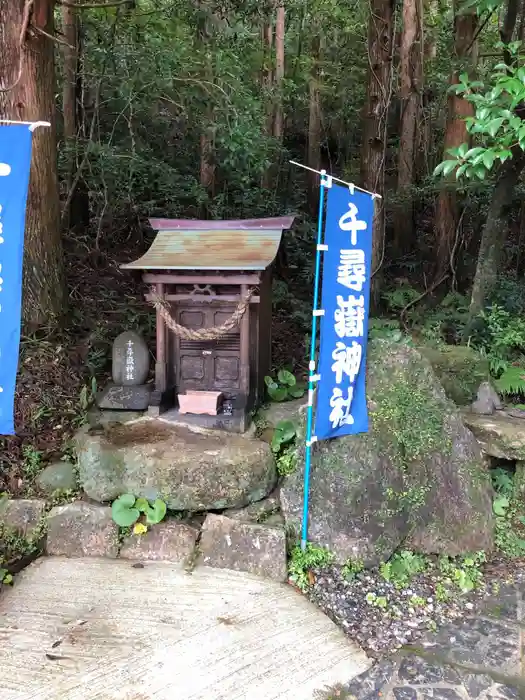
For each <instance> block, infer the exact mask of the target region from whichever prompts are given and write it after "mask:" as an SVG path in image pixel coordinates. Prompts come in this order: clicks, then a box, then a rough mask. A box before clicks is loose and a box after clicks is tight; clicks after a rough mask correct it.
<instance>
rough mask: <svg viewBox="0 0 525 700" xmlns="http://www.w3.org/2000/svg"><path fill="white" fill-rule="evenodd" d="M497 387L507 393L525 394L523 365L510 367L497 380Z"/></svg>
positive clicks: (501, 391)
mask: <svg viewBox="0 0 525 700" xmlns="http://www.w3.org/2000/svg"><path fill="white" fill-rule="evenodd" d="M495 385H496V389H497V390H498V391H499V392H500V393H501V394H505V395H507V396H508V395H509V394H523V395H525V369H524V368H523V367H508V368H507V369H506V370H505V371H504V372H503V374H502V375H501V377H500V378H499V379H497V380H496V382H495Z"/></svg>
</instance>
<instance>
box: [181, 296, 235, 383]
mask: <svg viewBox="0 0 525 700" xmlns="http://www.w3.org/2000/svg"><path fill="white" fill-rule="evenodd" d="M234 310H235V304H225V303H224V302H222V303H214V302H211V303H202V304H198V305H197V304H192V305H191V306H189V305H188V306H183V305H181V306H179V307H178V311H177V314H176V317H177V322H178V323H179V324H180V325H182V326H185V327H186V328H199V329H200V328H214V327H217V326H220V325H221V324H223V323H224V322H225V321H226V320H227V319H229V318H230V316H231V315H232V313H233V311H234ZM174 348H175V365H176V384H177V391H182V392H183V391H186V390H187V389H197V390H203V391H223V392H224V393H225V395H226V396H229V395H233V394H236V393H237V391H238V390H239V386H240V376H241V372H240V335H239V329H238V328H237V329H236V330H235V331H232V332H230V333H227V334H226V335H223V336H222V337H220V338H218V339H216V340H208V341H202V340H184V339H182V338H177V337H176V338H175V343H174Z"/></svg>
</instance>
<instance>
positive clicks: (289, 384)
mask: <svg viewBox="0 0 525 700" xmlns="http://www.w3.org/2000/svg"><path fill="white" fill-rule="evenodd" d="M264 383H265V384H266V391H267V392H268V396H269V397H270V399H271V400H272V401H278V402H281V401H289V400H290V399H300V398H301V396H304V393H305V391H306V386H305V385H304V384H302V383H298V382H297V379H296V378H295V376H294V375H293V374H292V373H291V372H289V371H288V370H286V369H280V370H279V371H278V372H277V379H274V378H273V377H270V376H266V377H265V378H264Z"/></svg>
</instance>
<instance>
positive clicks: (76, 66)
mask: <svg viewBox="0 0 525 700" xmlns="http://www.w3.org/2000/svg"><path fill="white" fill-rule="evenodd" d="M61 9H62V34H63V35H64V43H63V44H62V56H63V66H64V80H63V85H62V116H63V137H64V144H65V146H66V149H65V151H66V160H67V163H66V173H67V174H66V178H65V179H66V187H67V192H68V194H67V197H66V199H65V202H64V208H63V210H62V223H63V224H64V225H65V227H66V228H69V227H70V226H75V225H77V224H81V225H84V226H86V225H87V224H88V223H89V195H88V191H87V187H86V185H85V182H84V180H83V178H82V177H79V176H78V174H79V173H78V174H77V173H76V172H75V170H76V166H77V158H76V150H77V139H78V135H79V130H80V129H81V127H82V126H83V123H82V122H83V119H82V117H83V114H82V112H83V109H82V107H83V105H82V78H81V70H80V65H81V42H80V16H79V15H80V13H79V11H78V9H77V8H75V7H73V6H72V5H62V8H61Z"/></svg>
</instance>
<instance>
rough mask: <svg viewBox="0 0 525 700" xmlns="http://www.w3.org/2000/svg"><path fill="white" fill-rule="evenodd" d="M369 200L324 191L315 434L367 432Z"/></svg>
mask: <svg viewBox="0 0 525 700" xmlns="http://www.w3.org/2000/svg"><path fill="white" fill-rule="evenodd" d="M373 215H374V201H373V197H372V196H371V195H370V194H368V193H365V192H360V191H357V190H356V191H355V192H354V193H351V192H350V191H349V189H348V188H346V187H341V186H339V185H335V184H334V185H333V186H332V187H331V189H329V190H328V201H327V210H326V225H325V236H324V243H325V245H326V246H327V248H328V249H327V250H326V251H325V253H324V256H323V281H322V308H323V310H324V314H323V316H322V319H321V346H320V354H319V362H318V372H319V374H320V380H319V383H318V385H317V401H316V416H315V435H316V437H317V439H318V440H322V439H327V438H335V437H340V436H342V435H350V434H354V433H364V432H367V430H368V411H367V407H366V387H365V382H366V378H365V372H366V346H367V334H368V311H369V304H370V276H371V258H372V223H373Z"/></svg>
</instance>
